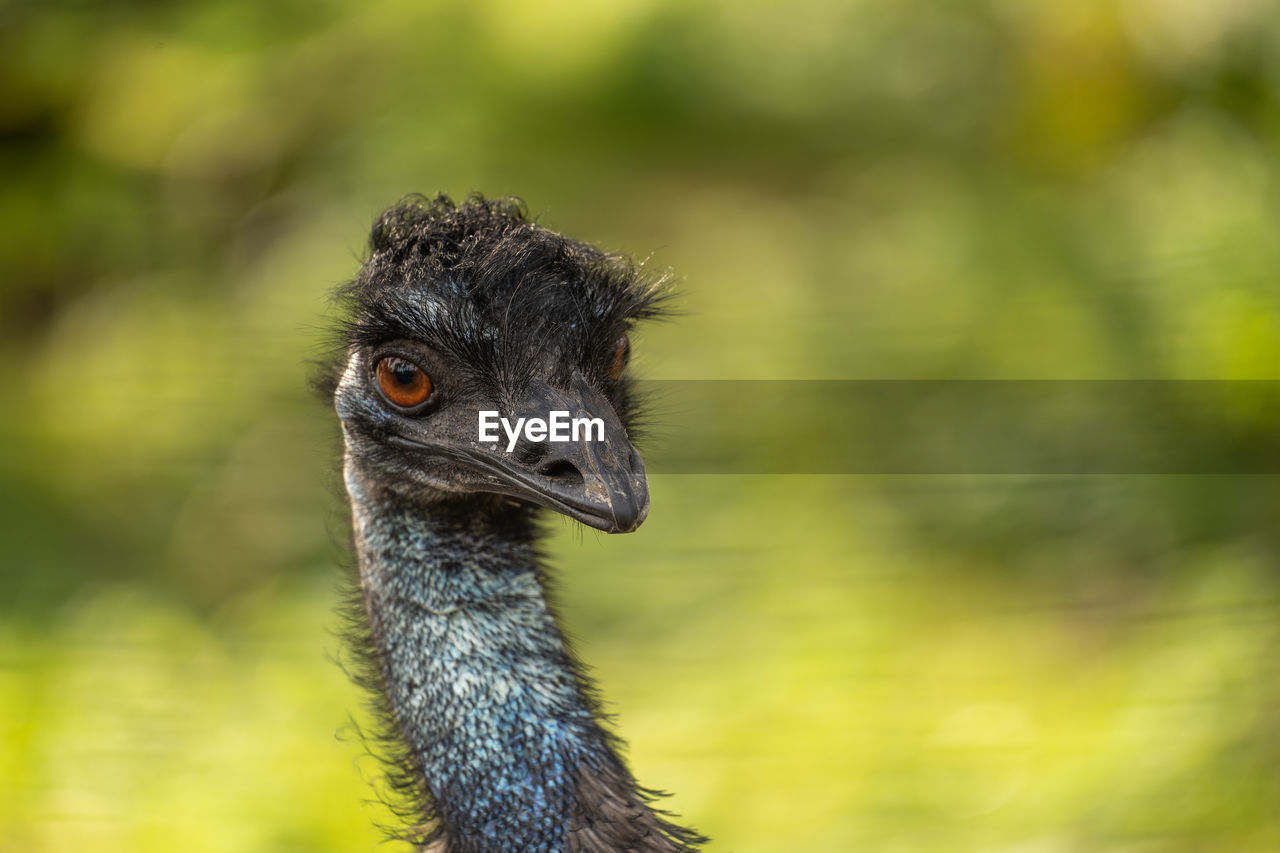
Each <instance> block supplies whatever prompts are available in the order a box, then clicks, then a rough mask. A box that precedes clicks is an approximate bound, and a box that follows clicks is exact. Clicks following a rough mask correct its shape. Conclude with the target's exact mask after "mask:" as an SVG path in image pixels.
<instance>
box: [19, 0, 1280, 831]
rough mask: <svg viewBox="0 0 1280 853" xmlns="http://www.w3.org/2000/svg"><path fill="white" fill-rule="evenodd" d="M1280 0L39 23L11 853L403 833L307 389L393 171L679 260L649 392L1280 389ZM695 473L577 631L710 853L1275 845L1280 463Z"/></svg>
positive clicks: (29, 23) (642, 748) (580, 602)
mask: <svg viewBox="0 0 1280 853" xmlns="http://www.w3.org/2000/svg"><path fill="white" fill-rule="evenodd" d="M1276 12H1277V10H1276V8H1275V7H1274V5H1272V4H1270V3H1267V2H1266V0H1221V2H1217V3H1212V4H1211V3H1196V2H1192V0H1123V2H1120V0H1074V2H1068V0H1052V2H1050V1H1049V0H1042V2H1031V0H966V2H951V3H926V2H923V0H845V2H830V0H792V2H788V3H785V4H782V3H767V2H758V1H755V2H743V0H737V2H732V3H730V2H728V0H708V2H698V3H677V2H673V0H622V2H613V3H586V2H581V0H573V2H566V3H559V4H555V5H554V6H551V7H547V6H545V5H538V4H529V3H518V2H514V0H485V1H484V2H475V0H473V1H472V2H447V1H446V0H441V2H433V3H418V4H415V3H405V2H393V1H392V0H375V1H374V2H368V3H363V4H340V3H336V2H327V3H326V2H323V0H321V1H320V2H309V3H301V2H297V1H296V0H286V2H277V3H250V2H247V0H232V2H211V0H189V2H182V3H148V2H141V0H135V2H119V3H112V4H105V3H92V2H87V0H82V2H33V0H32V1H31V2H22V0H18V2H13V0H11V2H3V3H0V177H2V178H3V179H2V180H0V232H2V233H3V234H4V239H3V240H0V399H3V400H4V405H3V407H0V507H3V512H0V541H2V542H3V544H4V556H3V563H2V564H0V744H3V746H2V747H0V850H5V851H9V850H12V851H32V853H42V851H61V850H71V849H83V848H85V847H90V848H92V849H94V850H100V851H117V850H119V851H145V850H173V849H182V850H191V851H202V850H210V851H212V850H264V851H266V850H271V851H277V850H279V851H284V850H308V851H319V850H353V849H357V850H358V849H372V848H373V847H374V845H375V844H376V840H377V838H378V835H377V833H376V832H375V831H374V830H373V829H372V828H371V823H372V822H375V821H377V820H380V819H382V818H381V817H380V814H381V813H380V812H379V810H378V808H377V807H376V806H375V805H366V806H365V807H364V808H362V807H361V801H362V800H363V799H367V798H369V797H370V796H371V794H370V793H369V788H368V786H367V785H365V783H364V782H363V781H362V778H361V777H362V775H365V776H370V775H373V770H372V769H371V768H370V767H369V766H368V765H367V763H366V761H367V759H360V758H359V757H358V756H359V755H360V754H361V750H360V747H359V746H358V745H356V744H353V743H350V742H349V739H347V740H340V741H338V742H336V743H335V741H334V740H333V738H332V737H331V733H332V731H333V730H334V728H338V727H341V726H342V721H343V713H344V710H350V711H352V712H353V713H356V714H357V715H358V714H359V710H358V709H359V707H360V700H359V697H358V696H357V695H356V693H355V691H354V690H353V689H352V688H350V687H349V686H347V685H346V683H345V680H344V678H343V676H342V673H341V672H340V670H339V669H338V668H337V667H336V666H334V665H333V664H332V663H330V662H328V661H326V659H325V658H324V655H323V652H324V650H325V649H329V650H330V651H333V650H334V649H336V648H337V646H338V645H339V644H338V641H337V640H335V639H333V638H332V637H331V636H329V635H328V634H327V633H326V628H332V627H334V625H335V623H336V619H335V617H333V616H332V615H331V609H332V606H333V603H334V600H335V598H336V593H335V592H334V587H335V585H336V578H337V576H338V574H339V572H338V569H336V568H335V567H336V566H337V565H338V564H340V563H341V562H342V561H343V560H344V557H343V552H342V547H341V545H342V542H343V540H344V538H345V521H344V519H343V507H342V506H341V502H340V500H339V499H338V496H337V491H336V489H337V487H336V484H335V480H336V477H335V469H334V462H335V453H336V436H335V429H334V424H333V420H332V417H331V416H330V415H329V414H327V413H326V411H325V409H324V406H323V404H321V403H319V402H317V401H315V400H314V399H313V398H312V397H311V396H310V394H309V392H308V390H307V384H306V374H307V371H308V367H307V364H308V361H309V360H311V359H314V358H315V357H316V356H317V355H318V354H319V353H320V352H321V351H322V349H323V345H324V332H323V329H324V325H325V315H326V311H327V303H326V299H325V294H326V291H327V290H328V289H329V288H330V287H332V286H333V285H334V284H336V283H338V282H341V281H342V280H344V279H345V278H347V277H349V276H350V275H352V273H353V272H354V270H355V268H356V266H357V263H358V259H359V256H360V253H361V251H362V248H363V242H364V235H365V234H366V233H367V229H368V226H369V225H370V223H371V221H372V219H373V217H374V216H375V215H376V213H377V212H378V211H380V210H381V209H382V208H383V207H385V206H386V205H387V204H389V203H390V202H392V201H394V200H395V199H396V198H398V197H399V196H401V195H403V194H404V193H406V192H410V191H425V192H434V191H437V190H444V191H448V192H451V193H452V194H454V195H455V196H464V195H466V194H467V193H469V192H471V191H473V190H481V191H483V192H485V193H486V194H490V195H497V194H504V193H515V194H519V195H521V196H523V197H524V198H526V199H527V200H528V202H529V204H530V207H531V209H532V210H533V211H535V212H536V213H538V214H539V215H540V216H541V218H542V220H543V221H545V222H546V223H548V224H549V225H552V226H553V227H556V228H558V229H561V230H564V231H566V232H568V233H570V234H573V235H574V236H578V237H582V238H585V239H589V240H592V241H595V242H598V243H599V244H601V245H602V246H606V247H608V248H611V249H618V250H623V251H627V252H630V253H632V254H635V255H636V256H638V257H641V258H648V259H649V260H648V261H647V263H649V264H653V265H655V266H658V267H661V268H665V267H668V266H669V267H672V268H674V269H675V270H676V271H677V272H678V273H679V274H680V275H681V276H682V277H683V278H684V279H685V280H686V282H687V285H686V287H685V289H684V290H685V292H684V297H683V300H682V307H683V308H684V309H685V311H686V316H684V317H682V318H680V319H679V321H678V322H675V323H671V324H667V325H662V326H657V327H654V328H651V329H649V330H647V331H645V332H643V333H642V334H641V335H640V339H638V340H637V348H636V349H637V370H638V372H639V373H641V374H643V375H646V376H650V377H660V378H672V379H680V378H686V379H687V378H693V379H709V378H756V379H793V378H824V379H842V378H878V379H916V378H931V379H968V378H990V379H1004V378H1036V379H1062V378H1072V379H1241V380H1244V379H1269V380H1274V379H1278V378H1280V289H1277V287H1276V282H1277V281H1278V280H1280V241H1277V240H1276V238H1275V231H1276V227H1277V222H1278V220H1280V195H1278V193H1277V189H1278V187H1280V184H1278V180H1280V157H1278V153H1277V152H1278V151H1280V148H1278V147H1277V143H1278V142H1280V15H1277V14H1276ZM1275 418H1276V413H1275V412H1268V411H1261V412H1252V411H1243V412H1240V413H1239V419H1240V421H1241V424H1242V428H1245V429H1247V430H1250V431H1251V432H1252V433H1253V434H1258V435H1266V434H1268V431H1270V433H1269V434H1272V435H1274V429H1275ZM940 428H944V425H942V426H940ZM991 441H992V442H996V443H998V442H999V441H1001V436H1000V435H999V434H998V433H994V434H993V435H992V436H991ZM1209 446H1210V447H1211V448H1212V444H1210V445H1209ZM1207 452H1210V453H1212V452H1213V451H1212V450H1210V451H1207ZM1222 452H1223V453H1231V452H1232V449H1231V448H1229V447H1225V448H1224V449H1223V451H1222ZM1232 462H1233V464H1232V467H1231V470H1238V469H1239V467H1240V460H1239V458H1237V457H1234V456H1233V457H1232ZM1211 463H1212V460H1211V459H1209V460H1207V463H1206V466H1205V467H1206V470H1211V469H1212V464H1211ZM653 494H654V504H653V506H654V512H653V517H652V518H651V520H650V521H649V522H647V523H646V525H645V527H644V528H643V529H642V530H641V531H640V532H639V533H637V534H636V535H634V536H630V537H625V538H619V539H607V538H604V537H597V536H595V535H593V534H583V533H582V532H580V531H575V530H573V529H572V528H571V527H569V526H567V525H565V526H564V527H563V528H562V534H561V535H560V536H559V537H558V538H557V540H556V542H555V549H554V551H555V555H556V559H557V561H558V562H559V563H560V564H561V565H562V566H563V573H564V585H563V586H564V592H563V599H564V601H563V604H564V608H563V609H564V613H565V617H566V620H567V623H568V626H569V628H570V629H571V631H572V632H573V633H574V634H575V635H577V636H578V637H579V638H580V642H581V652H582V655H583V657H584V658H585V659H586V660H588V661H591V662H592V663H594V664H595V665H596V666H597V667H598V669H597V674H598V676H599V677H600V679H601V682H602V685H603V689H604V693H605V695H606V696H607V697H608V698H609V699H610V701H611V703H612V708H613V709H614V710H616V711H617V712H618V714H619V718H620V727H621V731H622V732H623V733H624V734H625V735H626V736H627V737H628V738H629V739H630V740H631V741H632V743H633V744H634V747H633V754H632V759H633V762H634V764H635V765H636V769H637V772H638V774H639V776H640V778H641V780H642V781H644V782H645V783H646V784H651V785H659V786H663V787H667V788H670V789H671V790H673V791H675V792H676V795H675V797H674V798H673V799H672V800H671V803H672V808H673V809H675V810H677V811H679V812H682V813H684V814H685V815H686V816H688V817H689V819H690V820H691V821H692V822H693V823H695V824H696V825H697V826H698V827H699V828H700V829H702V830H703V831H706V832H708V833H709V834H711V835H712V836H714V837H715V839H716V843H715V845H714V846H713V849H718V850H738V851H750V850H788V849H792V850H794V849H805V850H846V849H853V848H855V847H862V848H866V849H875V850H890V851H891V850H922V849H923V850H947V851H953V850H983V851H986V850H1018V851H1037V853H1039V851H1046V853H1048V851H1076V850H1088V851H1093V850H1104V849H1105V850H1125V851H1148V850H1232V851H1236V850H1274V849H1280V813H1278V812H1277V809H1276V803H1278V802H1280V727H1277V722H1276V721H1277V719H1280V688H1278V687H1277V685H1280V679H1278V678H1277V677H1276V676H1277V672H1276V661H1277V660H1280V655H1278V654H1277V653H1278V652H1280V648H1278V640H1280V637H1278V634H1280V589H1278V587H1280V553H1278V552H1280V544H1278V542H1277V536H1276V530H1277V529H1278V526H1277V524H1276V511H1275V507H1276V506H1280V500H1278V499H1280V483H1277V479H1276V478H1275V477H1273V476H1235V477H1226V476H1221V477H1208V476H1198V477H1175V476H1168V477H1081V478H1072V477H1052V478H1049V477H1030V476H1025V477H1014V476H1009V477H959V476H956V477H840V478H836V477H826V478H823V477H785V476H772V477H723V478H721V477H714V476H697V477H694V476H659V477H656V478H655V482H654V486H653ZM347 728H348V729H349V728H350V727H347ZM353 761H354V762H355V763H356V767H355V768H354V769H353V767H352V762H353Z"/></svg>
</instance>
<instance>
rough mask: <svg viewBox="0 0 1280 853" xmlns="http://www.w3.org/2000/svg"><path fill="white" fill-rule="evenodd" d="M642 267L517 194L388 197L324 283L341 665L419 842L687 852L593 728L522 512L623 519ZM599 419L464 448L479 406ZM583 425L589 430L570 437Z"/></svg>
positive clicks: (634, 485)
mask: <svg viewBox="0 0 1280 853" xmlns="http://www.w3.org/2000/svg"><path fill="white" fill-rule="evenodd" d="M664 295H665V288H664V286H663V282H662V281H661V280H660V279H657V280H655V279H653V278H650V277H646V276H644V275H641V274H640V272H639V271H638V270H637V268H636V267H635V266H634V265H633V264H631V263H630V262H629V261H628V260H626V259H625V258H623V257H622V256H618V255H613V254H606V253H604V252H602V251H600V250H598V249H596V248H594V247H592V246H589V245H587V244H584V243H581V242H577V241H574V240H571V239H568V238H566V237H563V236H561V235H559V234H556V233H554V232H552V231H550V230H547V229H545V228H543V227H541V226H539V225H537V224H536V223H534V222H532V221H530V219H529V217H528V216H527V214H526V212H525V210H524V207H523V204H522V203H521V202H519V200H517V199H498V200H486V199H484V198H482V197H479V196H473V197H471V198H470V199H469V200H467V201H466V202H464V203H462V204H455V203H454V202H452V201H451V200H450V199H449V198H448V197H447V196H444V195H439V196H436V197H435V198H434V199H431V200H428V199H426V198H424V197H421V196H417V197H410V198H409V199H406V200H405V201H402V202H401V203H399V204H398V205H396V206H394V207H392V208H391V209H389V210H387V211H386V212H385V213H384V214H382V216H381V217H380V218H379V219H378V221H377V222H376V223H375V225H374V228H373V232H372V236H371V240H370V250H369V255H368V257H367V259H366V260H365V262H364V264H363V265H362V267H361V268H360V271H359V273H358V275H357V277H356V278H355V280H354V281H352V282H350V283H349V284H347V285H344V286H343V287H342V288H340V289H339V291H338V299H339V301H340V303H341V304H342V305H343V306H344V308H345V311H346V313H345V318H344V320H343V323H342V325H341V327H340V330H339V332H338V342H337V343H338V347H337V349H338V352H339V353H340V355H339V357H338V359H337V361H336V363H335V366H334V370H333V372H332V378H331V384H330V385H329V389H328V390H330V391H331V392H332V394H333V402H334V406H335V409H336V410H337V413H338V416H339V419H340V421H341V425H342V433H343V438H344V445H345V452H344V463H343V475H344V481H345V484H346V488H347V493H348V496H349V498H350V504H351V512H352V519H353V539H354V547H355V555H356V563H357V566H358V577H359V600H358V601H357V603H356V607H355V608H353V609H354V610H356V611H357V612H356V616H357V618H358V619H359V620H360V625H359V627H358V630H359V631H360V635H361V637H362V638H363V643H362V647H363V653H364V656H365V657H364V661H365V670H364V675H365V679H364V680H365V683H366V685H367V686H368V687H370V688H371V692H372V693H373V695H374V700H375V702H376V703H377V704H378V706H379V707H380V710H381V711H382V714H383V721H384V726H385V728H386V729H387V737H389V738H390V741H391V743H392V745H393V746H394V747H395V749H394V761H393V767H392V768H391V771H390V772H389V773H388V779H389V780H391V782H392V786H393V789H394V790H395V791H397V792H398V793H400V794H403V795H405V796H406V801H407V802H408V810H407V813H406V816H407V817H408V820H407V823H409V827H408V828H407V829H406V830H405V831H403V832H402V833H401V835H402V837H405V838H407V839H408V840H410V841H412V842H413V843H414V844H417V845H419V846H420V848H421V849H430V850H432V851H450V853H471V852H472V851H477V853H478V851H509V852H510V853H535V852H536V851H547V852H548V853H550V851H589V852H590V853H605V851H622V850H627V851H638V853H659V851H662V852H663V853H667V852H668V851H693V850H696V849H697V848H698V845H700V844H702V843H704V842H705V841H706V839H705V838H703V837H702V836H700V835H699V834H698V833H696V832H695V831H693V830H691V829H688V828H685V827H683V826H679V825H677V824H675V823H674V822H672V820H670V819H669V817H670V816H669V815H667V814H666V813H664V812H661V811H658V810H656V809H655V808H654V807H653V806H652V801H653V800H654V798H655V797H656V796H658V795H659V792H656V791H651V790H648V789H645V788H642V787H640V786H639V785H638V784H637V782H636V780H635V779H634V778H633V776H632V774H631V773H630V771H629V770H628V769H627V767H626V765H625V764H624V762H623V760H622V758H621V757H620V755H619V750H620V746H621V741H620V740H619V739H618V738H617V737H616V736H615V735H614V734H613V733H612V732H611V731H609V730H608V729H607V728H606V727H605V726H604V725H603V723H602V714H601V711H600V707H599V702H598V700H597V698H596V694H595V690H594V687H593V685H592V683H591V681H590V680H589V679H588V677H587V675H586V673H585V671H584V668H583V667H582V665H580V664H579V663H578V661H577V659H576V658H575V657H574V654H573V652H572V651H571V649H570V648H569V645H568V643H567V642H566V639H565V636H564V634H563V633H562V632H561V630H560V628H559V626H558V624H557V618H556V615H555V613H554V611H553V609H552V608H551V606H550V605H549V604H548V597H547V567H546V564H545V562H544V559H543V556H542V554H541V552H540V550H539V540H540V538H541V535H540V527H539V515H540V512H541V510H542V509H550V510H553V511H554V512H558V513H561V514H563V515H566V516H568V517H570V518H573V519H576V520H577V521H580V522H582V523H583V524H586V525H588V526H590V527H593V528H596V529H597V530H603V531H606V532H609V533H626V532H630V531H633V530H635V529H636V528H637V527H638V526H639V525H640V524H641V522H643V521H644V518H645V516H646V514H647V512H648V509H649V492H648V483H647V480H646V477H645V470H644V464H643V462H642V461H641V458H640V455H639V453H638V452H637V451H636V449H635V447H634V446H633V445H632V443H631V440H630V437H629V433H628V425H629V424H630V423H631V422H632V419H633V417H634V415H635V408H636V406H635V394H634V392H633V390H632V387H631V385H630V382H629V379H628V376H627V370H626V368H627V362H628V358H629V354H630V344H629V342H628V337H627V331H628V329H629V327H630V325H631V324H632V323H633V322H635V321H637V320H641V319H644V318H647V317H652V316H655V315H656V314H658V313H659V312H660V310H661V305H662V301H663V298H664ZM482 410H486V411H490V410H492V411H499V412H501V413H502V414H503V415H507V416H510V417H511V419H512V420H513V421H514V420H515V418H517V417H529V418H533V417H541V418H546V417H547V416H548V413H549V412H552V411H563V412H569V413H571V414H572V416H574V417H586V418H594V419H600V420H601V421H602V422H603V436H602V437H601V438H602V440H598V441H597V440H587V438H586V437H584V438H583V439H582V440H579V441H576V442H560V443H544V442H534V441H531V440H530V439H529V436H528V435H527V434H526V435H523V436H522V437H521V438H520V440H519V442H518V443H516V444H515V446H514V449H513V452H511V453H507V452H505V451H506V449H507V448H506V443H505V442H502V443H498V444H495V443H491V442H490V443H482V442H481V441H479V436H478V431H477V415H478V413H479V412H480V411H482ZM593 432H597V431H595V430H589V431H587V434H588V436H589V437H591V438H594V437H595V436H592V435H591V433H593Z"/></svg>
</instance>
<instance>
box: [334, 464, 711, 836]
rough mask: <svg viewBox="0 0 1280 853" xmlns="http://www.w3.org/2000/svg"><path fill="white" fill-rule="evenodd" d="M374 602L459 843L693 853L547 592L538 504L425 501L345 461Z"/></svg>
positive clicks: (404, 706) (396, 696)
mask: <svg viewBox="0 0 1280 853" xmlns="http://www.w3.org/2000/svg"><path fill="white" fill-rule="evenodd" d="M347 483H348V488H349V491H350V492H351V496H352V510H353V515H354V521H355V541H356V550H357V555H358V559H359V566H360V584H361V589H362V594H363V598H364V609H365V612H366V614H367V616H368V620H369V628H370V635H371V637H372V640H373V645H374V653H375V658H376V665H377V668H378V670H379V672H378V674H379V675H380V680H381V683H382V685H381V686H382V688H383V690H384V691H385V699H386V702H387V705H388V707H389V710H390V712H391V716H392V721H393V723H394V725H395V726H396V728H397V729H398V730H399V734H400V735H401V736H402V737H403V739H404V742H405V747H406V749H407V756H408V759H409V762H408V763H409V765H410V766H409V768H408V770H409V772H410V773H411V774H420V775H421V779H420V780H419V781H420V782H421V784H420V785H416V786H415V787H418V788H420V789H423V790H425V791H426V792H428V793H429V796H430V798H431V800H432V802H431V804H430V809H431V811H430V812H428V811H427V808H428V804H425V803H424V804H422V806H423V813H424V814H428V813H433V814H434V818H435V822H434V826H432V827H431V828H430V831H428V832H426V833H423V835H422V837H421V838H420V839H419V840H420V841H425V840H428V839H434V840H436V841H437V843H439V844H441V845H442V846H441V847H439V848H437V847H433V848H432V849H433V850H435V849H443V850H448V851H468V853H469V851H502V852H504V853H505V851H510V853H539V852H540V851H546V852H547V853H550V851H591V852H592V853H605V851H616V850H631V851H640V852H641V853H643V852H644V851H653V853H658V851H668V852H670V851H687V850H693V849H694V845H696V844H698V843H700V842H701V841H702V840H703V839H701V838H700V837H699V836H698V835H697V834H696V833H693V832H691V831H689V830H686V829H684V828H682V827H678V826H675V825H673V824H671V823H668V822H667V821H665V820H663V819H662V818H661V817H660V816H659V814H658V813H656V812H655V811H654V810H653V809H651V808H650V807H649V806H648V805H647V800H648V799H649V798H651V797H652V796H653V792H649V791H645V790H643V789H640V788H638V787H637V786H636V783H635V780H634V779H633V778H632V777H631V774H630V773H629V772H628V771H627V769H626V767H625V766H624V765H623V763H622V761H621V760H620V759H619V758H618V755H617V753H616V750H615V745H616V741H615V740H614V738H613V737H612V736H611V735H610V734H609V733H608V732H606V731H605V730H604V729H603V728H602V727H601V725H600V724H599V722H598V721H597V719H596V715H595V708H594V704H593V702H592V701H591V699H590V686H589V685H588V683H587V682H586V680H585V677H584V676H583V674H582V672H581V670H580V668H579V667H578V666H577V665H576V663H575V661H574V660H573V658H572V657H571V655H570V653H569V651H568V648H567V646H566V643H565V640H564V637H563V635H562V634H561V632H560V629H559V627H558V626H557V624H556V621H555V617H554V615H553V614H552V612H551V610H550V608H549V607H548V606H547V602H546V598H545V595H544V591H543V577H542V570H541V568H540V566H539V560H538V555H537V550H536V546H535V540H536V535H535V530H534V525H533V521H532V518H531V514H530V512H529V510H527V509H525V508H522V507H514V506H511V505H510V504H509V502H502V503H500V502H498V501H497V500H494V499H490V498H486V497H477V498H469V499H468V498H461V499H458V500H456V501H455V500H450V501H447V502H441V503H439V504H435V505H433V506H432V507H431V511H430V512H429V513H424V512H423V509H422V508H421V507H420V506H417V505H415V504H412V503H409V502H405V501H403V500H399V499H397V498H396V497H395V496H393V495H389V494H386V493H375V491H374V490H372V489H370V488H367V487H366V484H365V483H364V482H363V480H362V478H361V477H360V476H359V474H358V472H355V471H352V470H348V471H347Z"/></svg>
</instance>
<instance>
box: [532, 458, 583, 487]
mask: <svg viewBox="0 0 1280 853" xmlns="http://www.w3.org/2000/svg"><path fill="white" fill-rule="evenodd" d="M537 472H538V473H539V474H541V475H542V476H544V477H546V478H547V479H550V480H560V481H561V482H564V483H572V484H579V483H582V482H584V480H583V477H582V472H581V471H579V470H578V466H577V465H574V464H573V463H572V462H570V461H569V460H568V459H548V460H547V461H546V462H543V463H542V464H541V465H539V466H538V467H537Z"/></svg>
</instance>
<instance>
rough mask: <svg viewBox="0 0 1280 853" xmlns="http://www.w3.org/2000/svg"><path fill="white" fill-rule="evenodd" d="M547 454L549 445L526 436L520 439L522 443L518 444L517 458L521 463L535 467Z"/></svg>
mask: <svg viewBox="0 0 1280 853" xmlns="http://www.w3.org/2000/svg"><path fill="white" fill-rule="evenodd" d="M546 456H547V445H545V444H543V443H542V442H538V441H529V440H528V439H526V438H522V439H520V443H519V444H517V445H516V449H515V458H516V461H518V462H519V463H520V464H521V465H527V466H529V467H533V466H534V465H536V464H538V463H539V462H541V461H542V460H543V459H545V458H546Z"/></svg>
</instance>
